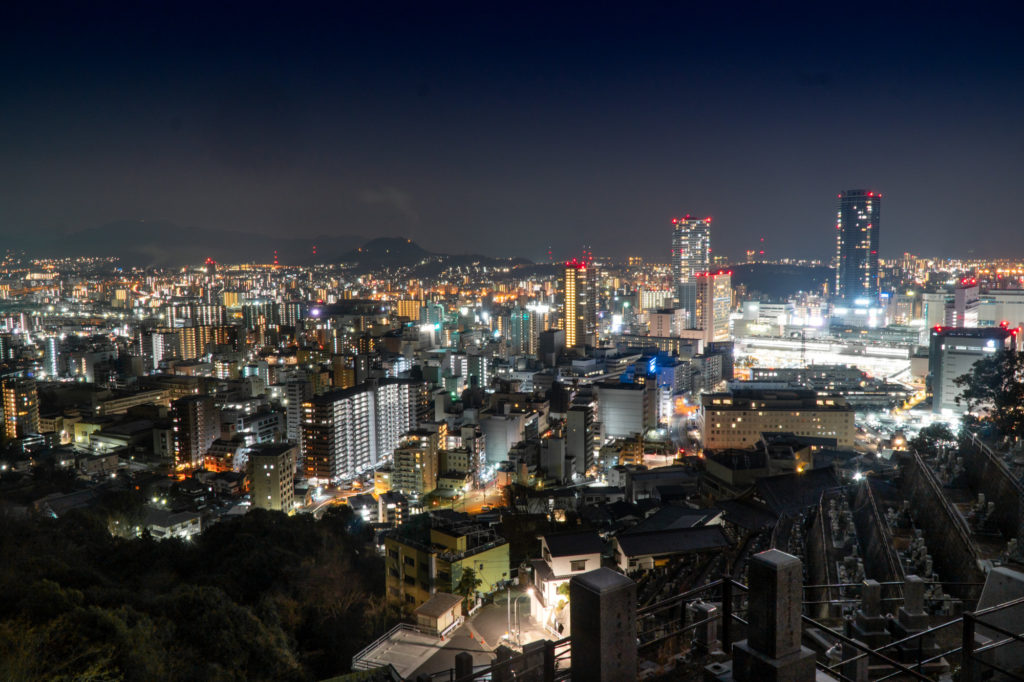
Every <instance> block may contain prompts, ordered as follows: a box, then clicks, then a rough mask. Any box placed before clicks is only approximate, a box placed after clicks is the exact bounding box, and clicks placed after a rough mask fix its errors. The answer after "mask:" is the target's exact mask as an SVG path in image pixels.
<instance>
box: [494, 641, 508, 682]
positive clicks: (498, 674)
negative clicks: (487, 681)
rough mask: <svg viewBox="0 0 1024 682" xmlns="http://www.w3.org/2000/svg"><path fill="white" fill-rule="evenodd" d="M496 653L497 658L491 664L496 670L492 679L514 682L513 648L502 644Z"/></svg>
mask: <svg viewBox="0 0 1024 682" xmlns="http://www.w3.org/2000/svg"><path fill="white" fill-rule="evenodd" d="M494 653H495V654H496V655H497V658H496V659H495V661H494V663H493V664H492V666H491V667H492V669H493V670H494V672H493V674H492V675H491V679H492V680H493V681H494V682H512V666H511V661H512V650H511V649H509V648H508V647H507V646H505V645H504V644H502V645H501V646H499V647H498V648H497V649H495V651H494Z"/></svg>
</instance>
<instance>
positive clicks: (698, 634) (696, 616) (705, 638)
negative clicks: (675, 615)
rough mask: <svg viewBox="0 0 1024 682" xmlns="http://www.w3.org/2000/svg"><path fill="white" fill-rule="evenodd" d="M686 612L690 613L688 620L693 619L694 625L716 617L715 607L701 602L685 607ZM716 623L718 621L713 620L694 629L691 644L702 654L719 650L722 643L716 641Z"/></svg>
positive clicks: (716, 609)
mask: <svg viewBox="0 0 1024 682" xmlns="http://www.w3.org/2000/svg"><path fill="white" fill-rule="evenodd" d="M686 610H687V611H689V612H690V618H692V619H693V622H694V623H699V622H700V621H702V620H707V619H708V618H712V617H714V616H717V615H718V607H717V606H715V605H714V604H708V603H707V602H703V601H698V602H694V603H693V604H690V605H689V606H687V607H686ZM718 623H719V621H718V620H713V621H711V622H709V623H704V624H703V625H698V626H697V627H696V628H694V630H693V643H694V646H695V647H696V648H698V649H700V650H701V651H703V652H708V651H714V650H716V649H720V648H721V646H722V643H721V642H720V641H719V639H718Z"/></svg>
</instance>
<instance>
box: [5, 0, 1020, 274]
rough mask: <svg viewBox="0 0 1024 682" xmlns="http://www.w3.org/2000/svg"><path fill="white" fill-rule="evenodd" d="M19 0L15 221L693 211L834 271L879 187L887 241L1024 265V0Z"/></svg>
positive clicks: (600, 249) (488, 234) (742, 236)
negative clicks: (115, 0) (789, 0)
mask: <svg viewBox="0 0 1024 682" xmlns="http://www.w3.org/2000/svg"><path fill="white" fill-rule="evenodd" d="M20 4H21V6H12V5H14V3H5V4H4V6H3V7H2V8H0V235H3V236H9V235H12V234H16V233H19V232H24V231H26V230H28V231H32V232H36V233H41V234H52V235H59V234H62V233H66V232H73V231H77V230H80V229H84V228H90V227H95V226H97V225H101V224H104V223H107V222H112V221H118V220H123V219H138V218H145V219H148V220H167V221H171V222H173V223H176V224H179V225H189V226H198V227H203V228H210V229H227V230H239V231H248V232H258V233H264V234H272V233H281V234H288V235H301V236H315V235H321V234H332V235H340V234H350V235H364V236H366V237H375V236H404V237H411V238H413V239H415V240H416V241H418V242H420V243H421V244H422V245H423V246H425V247H427V248H430V249H433V250H437V251H445V252H454V253H463V252H481V253H487V254H492V255H524V256H528V257H532V258H537V259H540V258H542V257H546V252H547V248H548V245H549V244H550V245H551V246H553V247H554V251H555V254H556V256H565V255H569V254H571V253H574V252H576V251H577V250H578V249H579V248H580V246H581V245H582V244H584V243H588V244H591V245H592V247H593V250H594V253H595V255H598V256H600V255H607V254H613V255H624V254H627V253H628V254H637V255H643V256H647V257H651V258H659V259H661V260H667V257H668V255H667V254H668V249H669V238H670V232H671V225H670V218H671V217H672V216H674V215H683V214H687V213H692V214H697V215H701V216H704V215H711V216H713V217H714V233H713V237H712V244H713V246H714V248H715V251H716V252H718V253H725V254H726V255H731V256H739V255H741V254H742V252H743V250H744V249H746V248H748V247H749V248H753V247H754V244H755V242H756V241H757V239H758V238H759V237H761V236H764V237H765V239H766V247H767V249H766V250H767V251H768V254H769V255H770V256H785V255H791V256H802V257H820V258H826V259H827V258H829V257H830V256H831V255H832V252H833V250H834V241H833V240H834V229H833V221H834V217H835V210H836V193H837V192H839V191H840V190H843V189H851V188H858V187H865V188H871V189H876V190H879V191H881V192H883V193H884V195H885V198H884V204H883V209H882V211H883V213H882V235H881V249H882V255H883V256H885V257H892V256H895V255H897V254H899V253H902V252H903V251H906V250H910V251H912V252H914V253H918V254H922V255H943V256H967V255H969V254H973V255H977V256H996V255H1014V256H1024V220H1022V218H1021V215H1022V211H1021V208H1020V203H1021V194H1022V187H1021V185H1022V180H1024V10H1022V9H1021V7H1022V4H1021V3H1012V4H1011V3H972V4H968V3H962V4H961V5H960V6H959V7H953V6H950V5H941V4H937V3H921V4H913V5H910V4H902V5H900V7H901V9H899V10H895V11H894V10H892V9H890V8H889V7H888V5H889V3H877V4H875V3H820V5H828V7H820V6H817V7H816V6H813V5H810V6H795V5H785V6H783V5H777V6H772V7H767V6H764V7H753V6H749V5H748V4H746V3H742V4H741V3H734V4H728V3H701V4H700V5H695V6H688V5H684V4H679V3H662V2H657V3H632V2H628V3H627V2H622V3H615V4H601V3H592V4H583V3H580V4H579V5H578V6H577V5H575V4H573V5H572V6H570V5H568V4H563V5H562V6H561V7H557V8H552V7H545V6H543V5H529V4H525V3H498V5H499V6H500V7H503V8H504V9H495V8H494V7H491V6H490V5H491V3H485V2H479V3H473V4H455V3H441V2H437V3H430V2H428V3H422V4H421V5H411V4H410V5H403V4H392V3H381V2H363V3H355V2H344V1H343V2H339V3H336V5H338V6H334V7H332V6H328V5H324V6H318V5H308V4H307V5H302V4H299V5H297V6H292V7H287V8H286V7H284V5H285V4H292V3H280V4H281V6H280V7H275V6H273V5H266V4H260V3H252V2H237V3H220V2H211V3H203V4H190V3H179V2H176V3H166V4H163V3H151V2H138V3H136V6H135V7H132V6H116V5H110V4H103V3H88V2H87V3H76V4H68V5H57V4H53V3H29V2H23V3H20ZM552 4H554V3H552ZM76 5H78V6H76ZM210 5H216V6H217V7H216V8H215V9H211V7H210ZM711 5H725V6H726V8H725V9H723V8H721V7H719V8H716V9H708V7H709V6H711ZM425 6H426V7H425ZM429 6H433V7H429Z"/></svg>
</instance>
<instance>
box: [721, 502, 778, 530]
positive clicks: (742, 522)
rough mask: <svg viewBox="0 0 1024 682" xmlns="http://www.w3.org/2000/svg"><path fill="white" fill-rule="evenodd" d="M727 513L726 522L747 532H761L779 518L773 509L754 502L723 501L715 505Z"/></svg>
mask: <svg viewBox="0 0 1024 682" xmlns="http://www.w3.org/2000/svg"><path fill="white" fill-rule="evenodd" d="M715 506H716V507H718V508H719V509H721V510H722V511H724V512H725V520H726V521H728V522H729V523H734V524H736V525H737V526H739V527H740V528H745V529H746V530H761V529H762V528H764V527H765V526H770V525H771V524H773V523H775V521H776V520H777V519H778V517H777V516H776V515H775V513H774V512H772V510H771V509H769V508H768V507H766V506H764V505H763V504H761V503H760V502H754V501H753V500H722V501H720V502H717V503H716V504H715Z"/></svg>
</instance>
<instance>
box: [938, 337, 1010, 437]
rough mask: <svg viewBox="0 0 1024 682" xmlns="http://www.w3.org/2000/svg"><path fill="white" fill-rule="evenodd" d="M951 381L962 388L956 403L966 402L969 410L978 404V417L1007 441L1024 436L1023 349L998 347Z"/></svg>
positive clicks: (975, 408) (974, 408)
mask: <svg viewBox="0 0 1024 682" xmlns="http://www.w3.org/2000/svg"><path fill="white" fill-rule="evenodd" d="M953 383H955V384H956V385H957V386H958V387H959V388H960V389H962V391H961V393H960V395H958V396H957V398H956V402H957V404H958V405H959V404H961V403H963V404H966V405H967V409H968V411H974V410H977V409H979V408H980V409H981V413H980V415H979V416H980V418H981V420H982V421H987V422H989V423H991V424H992V426H994V427H995V429H996V430H997V431H998V432H999V434H1000V435H1001V436H1002V437H1003V438H1004V439H1006V440H1008V441H1011V442H1014V441H1018V440H1020V439H1021V438H1022V437H1024V353H1019V352H1017V351H1013V350H1005V349H1000V350H998V351H996V352H995V353H993V354H992V355H991V356H989V357H986V358H983V359H981V360H978V361H977V362H976V363H974V366H973V367H972V368H971V371H970V372H968V373H967V374H964V375H963V376H960V377H957V378H956V379H954V380H953Z"/></svg>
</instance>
